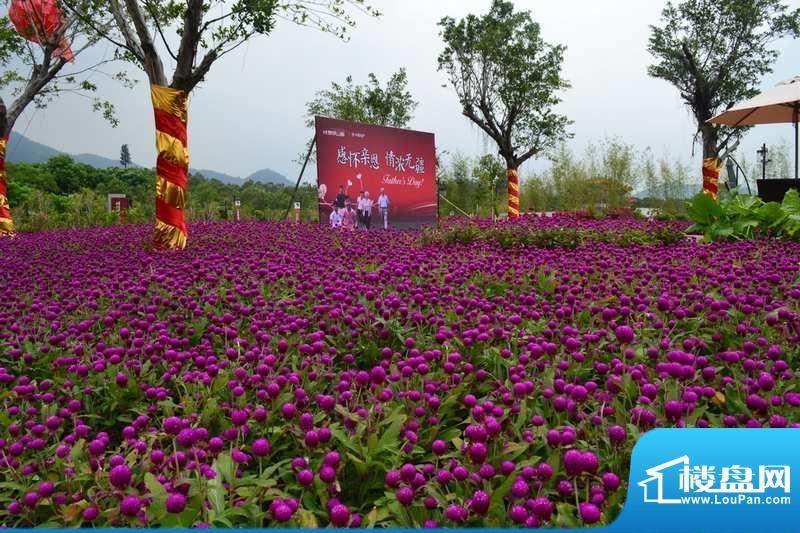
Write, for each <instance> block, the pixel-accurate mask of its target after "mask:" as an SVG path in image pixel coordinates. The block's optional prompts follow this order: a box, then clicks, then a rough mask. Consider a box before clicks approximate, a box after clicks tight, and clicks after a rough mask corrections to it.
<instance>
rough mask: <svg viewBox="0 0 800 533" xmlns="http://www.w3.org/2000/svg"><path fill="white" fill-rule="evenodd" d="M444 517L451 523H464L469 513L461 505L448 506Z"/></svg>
mask: <svg viewBox="0 0 800 533" xmlns="http://www.w3.org/2000/svg"><path fill="white" fill-rule="evenodd" d="M444 516H445V517H446V518H447V519H448V520H450V521H451V522H464V521H465V520H466V519H467V518H468V517H469V511H468V510H467V509H466V508H464V507H463V506H461V505H456V504H452V505H448V506H447V509H445V511H444Z"/></svg>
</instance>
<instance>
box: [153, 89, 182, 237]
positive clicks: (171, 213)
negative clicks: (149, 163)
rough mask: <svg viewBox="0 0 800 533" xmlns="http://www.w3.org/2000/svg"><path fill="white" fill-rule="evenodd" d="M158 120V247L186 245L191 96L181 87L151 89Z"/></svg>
mask: <svg viewBox="0 0 800 533" xmlns="http://www.w3.org/2000/svg"><path fill="white" fill-rule="evenodd" d="M150 94H151V97H152V100H153V109H154V111H155V119H156V148H157V149H158V160H157V162H156V231H155V246H156V248H160V249H167V250H180V249H183V248H185V247H186V241H187V237H188V234H189V233H188V231H187V229H186V218H185V216H184V213H185V209H186V187H187V186H188V182H189V148H188V146H189V139H188V131H187V127H186V126H187V120H188V111H189V109H188V108H189V101H188V100H189V99H188V95H187V94H186V93H185V92H183V91H181V90H178V89H172V88H171V87H163V86H160V85H153V86H151V88H150Z"/></svg>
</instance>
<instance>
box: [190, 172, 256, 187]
mask: <svg viewBox="0 0 800 533" xmlns="http://www.w3.org/2000/svg"><path fill="white" fill-rule="evenodd" d="M189 172H190V173H191V174H201V175H202V176H203V177H204V178H208V179H210V180H219V181H221V182H222V183H227V184H228V185H241V184H242V183H244V182H243V181H242V178H239V177H236V176H231V175H229V174H225V173H224V172H217V171H216V170H208V169H207V168H190V169H189Z"/></svg>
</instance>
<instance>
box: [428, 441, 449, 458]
mask: <svg viewBox="0 0 800 533" xmlns="http://www.w3.org/2000/svg"><path fill="white" fill-rule="evenodd" d="M431 450H433V453H435V454H436V455H444V454H445V453H446V452H447V443H446V442H445V441H443V440H435V441H433V444H432V445H431Z"/></svg>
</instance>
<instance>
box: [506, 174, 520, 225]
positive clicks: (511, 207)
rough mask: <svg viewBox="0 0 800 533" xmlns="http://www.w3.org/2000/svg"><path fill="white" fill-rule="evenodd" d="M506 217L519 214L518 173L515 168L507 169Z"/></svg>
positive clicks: (514, 216)
mask: <svg viewBox="0 0 800 533" xmlns="http://www.w3.org/2000/svg"><path fill="white" fill-rule="evenodd" d="M507 176H508V218H517V217H518V216H519V173H518V172H517V171H516V169H512V168H510V169H508V171H507Z"/></svg>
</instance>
